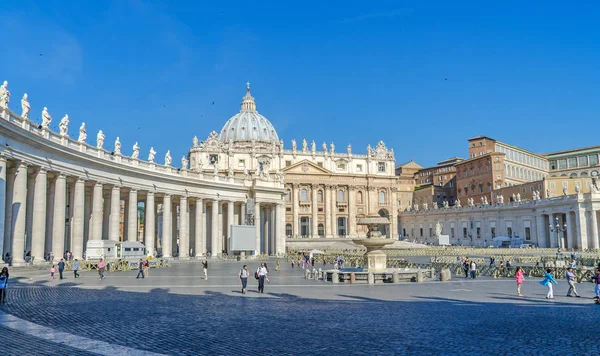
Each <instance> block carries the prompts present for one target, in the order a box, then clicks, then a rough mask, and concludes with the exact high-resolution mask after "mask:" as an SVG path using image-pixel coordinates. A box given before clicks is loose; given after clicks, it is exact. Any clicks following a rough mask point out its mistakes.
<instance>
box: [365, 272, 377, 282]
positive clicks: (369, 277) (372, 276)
mask: <svg viewBox="0 0 600 356" xmlns="http://www.w3.org/2000/svg"><path fill="white" fill-rule="evenodd" d="M367 282H368V283H369V284H375V275H374V274H373V272H369V274H368V275H367Z"/></svg>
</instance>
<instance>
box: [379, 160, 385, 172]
mask: <svg viewBox="0 0 600 356" xmlns="http://www.w3.org/2000/svg"><path fill="white" fill-rule="evenodd" d="M377 171H378V172H380V173H385V162H378V163H377Z"/></svg>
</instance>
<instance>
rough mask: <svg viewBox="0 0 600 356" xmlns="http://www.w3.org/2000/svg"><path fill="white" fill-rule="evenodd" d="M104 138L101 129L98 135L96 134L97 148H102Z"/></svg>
mask: <svg viewBox="0 0 600 356" xmlns="http://www.w3.org/2000/svg"><path fill="white" fill-rule="evenodd" d="M104 138H106V136H104V133H103V132H102V130H100V131H98V135H96V147H97V148H102V146H104Z"/></svg>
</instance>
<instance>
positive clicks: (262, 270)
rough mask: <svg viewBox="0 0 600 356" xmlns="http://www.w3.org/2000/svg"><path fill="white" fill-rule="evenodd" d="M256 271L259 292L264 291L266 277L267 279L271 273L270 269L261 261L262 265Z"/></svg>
mask: <svg viewBox="0 0 600 356" xmlns="http://www.w3.org/2000/svg"><path fill="white" fill-rule="evenodd" d="M256 273H257V274H258V293H264V292H265V279H267V274H268V273H269V271H268V270H267V267H266V266H265V264H264V263H261V264H260V267H258V269H257V270H256Z"/></svg>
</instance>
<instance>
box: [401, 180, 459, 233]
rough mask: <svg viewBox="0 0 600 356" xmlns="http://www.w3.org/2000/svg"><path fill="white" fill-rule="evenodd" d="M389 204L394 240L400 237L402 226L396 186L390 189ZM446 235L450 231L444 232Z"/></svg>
mask: <svg viewBox="0 0 600 356" xmlns="http://www.w3.org/2000/svg"><path fill="white" fill-rule="evenodd" d="M389 199H390V201H389V206H390V208H391V211H390V214H391V215H390V223H391V225H390V227H391V231H390V238H392V239H394V240H398V238H399V233H400V231H399V230H400V228H399V226H398V194H397V193H396V188H392V189H390V190H389ZM444 234H445V235H448V233H446V232H444Z"/></svg>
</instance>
